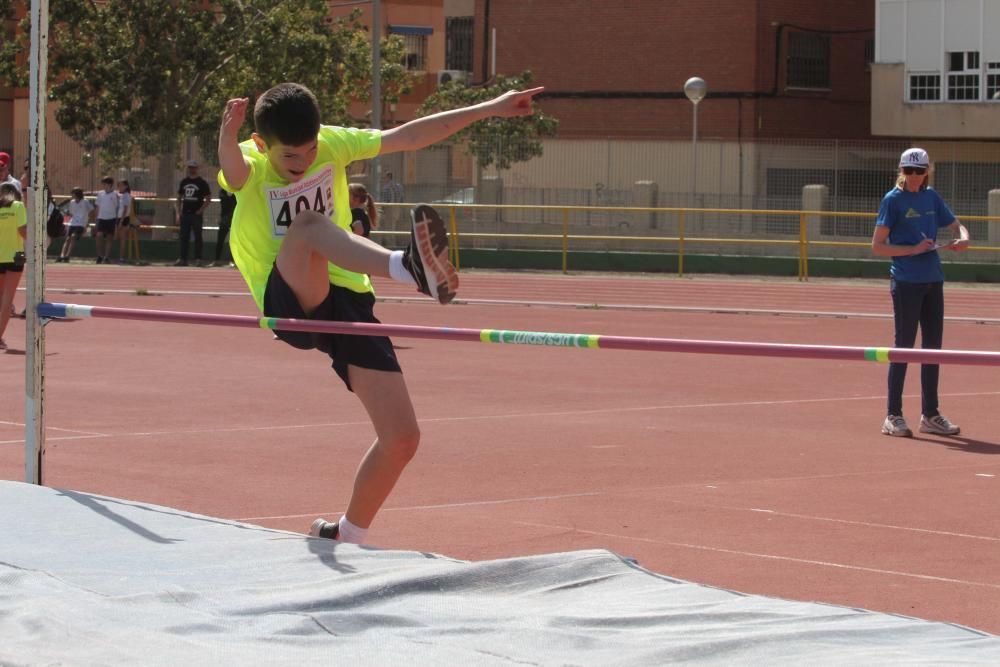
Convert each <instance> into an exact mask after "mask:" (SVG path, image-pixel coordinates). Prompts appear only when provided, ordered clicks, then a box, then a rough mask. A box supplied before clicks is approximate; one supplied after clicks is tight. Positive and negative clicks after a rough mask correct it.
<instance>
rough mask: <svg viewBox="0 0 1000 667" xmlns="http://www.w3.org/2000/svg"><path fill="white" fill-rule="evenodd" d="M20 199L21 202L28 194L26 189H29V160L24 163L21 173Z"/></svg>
mask: <svg viewBox="0 0 1000 667" xmlns="http://www.w3.org/2000/svg"><path fill="white" fill-rule="evenodd" d="M20 181H21V199H22V201H23V199H24V196H25V195H26V194H27V193H28V188H29V187H31V160H25V161H24V171H22V172H21V178H20Z"/></svg>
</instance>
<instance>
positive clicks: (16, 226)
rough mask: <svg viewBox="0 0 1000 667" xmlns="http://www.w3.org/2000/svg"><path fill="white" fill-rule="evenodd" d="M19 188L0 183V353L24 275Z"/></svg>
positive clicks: (25, 231) (24, 232) (24, 233)
mask: <svg viewBox="0 0 1000 667" xmlns="http://www.w3.org/2000/svg"><path fill="white" fill-rule="evenodd" d="M20 193H21V184H20V183H18V184H17V185H14V184H13V183H9V182H5V183H0V351H2V350H6V349H7V343H6V342H4V339H3V335H4V333H5V332H6V331H7V323H8V322H10V317H11V314H12V312H13V309H14V294H15V293H16V292H17V286H18V284H19V283H20V282H21V273H22V272H23V271H24V259H25V257H24V239H25V237H26V236H27V234H28V226H27V225H28V221H27V216H26V215H25V212H24V204H22V203H21V201H20V200H19V199H18V196H19V195H20Z"/></svg>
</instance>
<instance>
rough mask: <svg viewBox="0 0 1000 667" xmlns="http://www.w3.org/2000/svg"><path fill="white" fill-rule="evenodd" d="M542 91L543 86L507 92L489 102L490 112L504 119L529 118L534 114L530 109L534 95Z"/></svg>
mask: <svg viewBox="0 0 1000 667" xmlns="http://www.w3.org/2000/svg"><path fill="white" fill-rule="evenodd" d="M543 90H545V86H539V87H538V88H530V89H528V90H511V91H508V92H506V93H504V94H503V95H501V96H500V97H497V98H495V99H493V100H492V101H490V102H489V106H490V112H491V113H492V114H493V115H494V116H501V117H504V118H512V117H516V116H530V115H531V114H532V113H534V109H532V108H531V101H532V99H533V98H534V97H535V95H537V94H538V93H540V92H542V91H543Z"/></svg>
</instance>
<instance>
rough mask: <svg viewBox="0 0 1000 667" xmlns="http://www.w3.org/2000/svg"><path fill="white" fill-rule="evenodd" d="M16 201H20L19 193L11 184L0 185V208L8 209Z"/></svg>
mask: <svg viewBox="0 0 1000 667" xmlns="http://www.w3.org/2000/svg"><path fill="white" fill-rule="evenodd" d="M16 201H21V192H20V189H19V188H18V187H16V186H15V185H14V184H13V183H6V182H5V183H0V208H9V207H10V205H11V204H13V203H14V202H16Z"/></svg>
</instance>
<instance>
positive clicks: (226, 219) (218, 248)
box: [212, 188, 236, 266]
mask: <svg viewBox="0 0 1000 667" xmlns="http://www.w3.org/2000/svg"><path fill="white" fill-rule="evenodd" d="M235 210H236V195H234V194H233V193H232V192H229V191H228V190H223V189H222V188H219V232H218V234H216V235H215V261H214V262H212V266H225V265H226V264H227V262H226V260H224V259H222V246H223V245H229V244H228V243H226V239H227V238H229V230H230V228H232V226H233V211H235Z"/></svg>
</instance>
